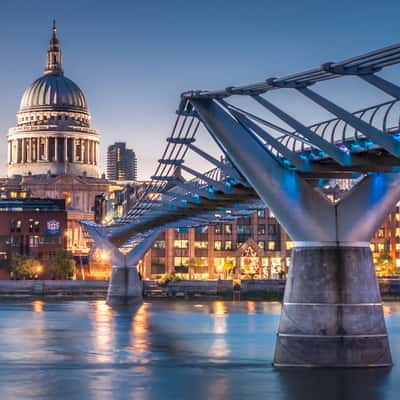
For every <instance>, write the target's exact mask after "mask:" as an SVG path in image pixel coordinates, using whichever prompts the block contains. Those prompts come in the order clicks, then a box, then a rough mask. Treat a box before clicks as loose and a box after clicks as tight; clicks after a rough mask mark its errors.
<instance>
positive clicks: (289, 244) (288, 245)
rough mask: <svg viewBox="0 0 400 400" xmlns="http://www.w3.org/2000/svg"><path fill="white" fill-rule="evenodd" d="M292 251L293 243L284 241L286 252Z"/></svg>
mask: <svg viewBox="0 0 400 400" xmlns="http://www.w3.org/2000/svg"><path fill="white" fill-rule="evenodd" d="M292 249H293V242H292V241H291V240H287V241H286V250H292Z"/></svg>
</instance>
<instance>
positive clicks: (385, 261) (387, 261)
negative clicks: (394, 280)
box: [375, 254, 395, 276]
mask: <svg viewBox="0 0 400 400" xmlns="http://www.w3.org/2000/svg"><path fill="white" fill-rule="evenodd" d="M375 269H376V274H377V275H378V276H385V275H393V274H394V270H395V267H394V262H393V258H392V257H391V256H390V255H389V254H382V255H380V256H379V257H378V258H377V259H376V260H375Z"/></svg>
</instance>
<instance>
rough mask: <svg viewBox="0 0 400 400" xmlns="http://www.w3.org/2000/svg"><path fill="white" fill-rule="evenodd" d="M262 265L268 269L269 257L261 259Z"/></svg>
mask: <svg viewBox="0 0 400 400" xmlns="http://www.w3.org/2000/svg"><path fill="white" fill-rule="evenodd" d="M261 265H262V266H263V267H268V258H267V257H262V258H261Z"/></svg>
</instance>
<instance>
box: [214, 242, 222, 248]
mask: <svg viewBox="0 0 400 400" xmlns="http://www.w3.org/2000/svg"><path fill="white" fill-rule="evenodd" d="M214 250H217V251H220V250H222V240H215V241H214Z"/></svg>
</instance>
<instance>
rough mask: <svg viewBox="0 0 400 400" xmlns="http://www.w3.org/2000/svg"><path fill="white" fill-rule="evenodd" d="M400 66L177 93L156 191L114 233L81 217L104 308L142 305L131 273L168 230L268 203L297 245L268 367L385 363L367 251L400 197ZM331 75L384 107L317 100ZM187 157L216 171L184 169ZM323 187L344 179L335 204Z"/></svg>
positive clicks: (399, 52)
mask: <svg viewBox="0 0 400 400" xmlns="http://www.w3.org/2000/svg"><path fill="white" fill-rule="evenodd" d="M399 62H400V44H397V45H394V46H390V47H387V48H383V49H380V50H377V51H373V52H370V53H367V54H364V55H361V56H357V57H354V58H350V59H347V60H344V61H341V62H328V63H325V64H323V65H321V66H320V67H317V68H315V69H311V70H308V71H305V72H301V73H296V74H293V75H289V76H286V77H281V78H269V79H266V80H264V81H262V82H259V83H255V84H250V85H246V86H231V87H227V88H225V89H222V90H216V91H208V90H199V91H188V92H185V93H183V94H182V95H181V99H180V103H179V106H178V110H177V118H176V122H175V125H174V127H173V129H172V133H171V135H170V137H169V138H168V139H167V145H166V148H165V151H164V153H163V154H162V156H161V158H160V160H159V163H158V167H157V169H156V172H155V174H154V176H152V179H151V184H149V185H148V186H147V188H146V190H145V192H144V193H143V194H142V195H141V197H140V198H139V200H138V201H137V203H136V204H135V205H134V207H133V208H132V209H130V210H129V212H127V214H126V215H125V216H123V217H122V218H120V219H118V220H116V221H113V223H112V224H110V225H108V226H98V225H96V224H94V223H91V222H88V221H82V225H83V226H84V229H85V231H86V232H87V233H88V234H89V235H90V236H91V238H92V239H93V240H94V242H95V244H96V246H101V247H102V248H106V249H108V251H109V253H110V255H111V258H112V264H113V265H112V274H111V279H110V283H109V289H108V298H107V301H108V303H109V304H111V305H121V304H137V303H139V302H140V301H142V285H141V281H140V279H139V277H138V273H137V265H138V262H139V261H140V259H141V258H142V257H143V256H144V254H145V253H146V251H147V250H148V249H149V247H150V246H151V245H152V243H153V242H154V240H155V239H156V237H157V236H158V235H159V233H160V232H161V231H162V230H163V229H165V228H167V227H182V226H201V225H206V224H210V223H213V222H216V221H221V220H226V219H231V218H237V217H239V216H241V215H245V214H248V213H250V212H251V211H252V210H255V209H258V208H262V207H265V206H267V207H268V208H269V209H270V210H271V211H272V212H273V213H274V215H275V216H276V218H277V219H278V220H279V222H280V223H281V224H282V226H283V227H284V228H285V229H286V231H287V232H288V234H289V236H290V237H291V238H292V240H293V241H294V248H293V250H292V256H291V266H290V269H289V274H288V279H287V284H286V289H285V295H284V300H283V307H282V314H281V320H280V325H279V331H278V334H277V339H276V347H275V356H274V365H275V366H277V367H304V366H316V367H378V366H390V365H391V364H392V359H391V353H390V347H389V342H388V336H387V331H386V326H385V321H384V317H383V309H382V302H381V297H380V293H379V288H378V285H377V280H376V276H375V270H374V265H373V260H372V254H371V250H370V247H369V242H370V240H371V238H372V236H373V234H374V233H375V231H376V230H377V229H378V227H379V226H380V225H381V224H382V222H383V221H384V219H385V218H386V217H387V215H388V214H389V212H390V211H391V210H392V209H393V207H394V206H395V205H396V203H397V202H398V201H399V200H400V173H399V172H400V127H399V119H400V102H399V99H400V87H399V86H397V85H395V84H394V83H392V82H391V81H389V80H387V79H385V78H384V77H383V76H382V74H381V71H382V70H384V69H385V68H387V67H390V66H393V65H395V64H398V63H399ZM339 79H341V80H343V79H356V80H362V81H364V82H365V84H367V85H369V86H371V89H372V88H375V90H376V93H377V98H378V97H379V98H381V97H382V96H383V97H387V99H386V101H385V102H382V103H380V104H375V105H372V106H369V107H367V108H363V109H360V110H357V111H354V110H350V111H349V110H347V109H346V108H344V107H343V106H341V105H339V104H337V103H336V102H334V101H332V100H331V99H329V98H327V97H325V96H323V95H321V94H320V93H319V92H318V91H317V90H318V85H319V84H321V82H325V81H328V80H331V81H333V82H332V84H331V85H333V84H335V81H337V80H339ZM345 87H346V86H345ZM350 87H351V86H350ZM339 88H343V85H341V86H339ZM342 90H343V89H342ZM345 90H346V89H345ZM347 90H350V89H347ZM273 91H281V92H283V93H282V97H284V96H287V98H288V99H290V98H291V97H290V96H295V95H296V96H298V97H300V98H301V99H304V100H305V105H306V106H307V107H311V106H313V107H318V108H319V109H320V110H322V111H324V112H325V113H328V115H330V116H331V119H328V120H324V121H322V122H319V123H317V124H313V125H311V126H309V125H307V124H304V123H302V122H301V121H299V119H298V118H296V117H294V116H293V112H290V111H289V110H287V109H286V108H287V107H284V108H282V107H280V106H278V105H277V104H276V101H275V102H274V101H273V100H271V97H272V96H269V95H270V94H271V92H273ZM351 94H352V95H353V97H356V96H357V93H351ZM360 96H361V95H360ZM288 103H290V102H288ZM199 132H207V133H208V134H209V135H211V137H212V139H213V140H214V141H215V143H216V145H217V146H218V147H219V149H220V151H221V152H222V154H223V158H220V159H219V158H216V157H214V156H212V155H211V154H210V151H209V149H202V148H201V147H200V146H199V145H198V142H199V141H198V140H197V141H196V139H198V138H199ZM193 155H195V156H196V157H200V158H201V159H203V160H204V161H206V162H207V163H208V164H211V165H213V169H211V170H210V171H208V172H206V173H202V172H199V171H197V170H196V169H194V168H192V167H191V166H190V165H188V162H187V161H188V160H190V159H191V157H192V156H193ZM185 161H186V162H185ZM189 164H190V161H189ZM182 173H185V174H186V175H189V176H191V177H192V179H184V178H183V177H182ZM331 179H346V180H349V181H351V182H352V184H351V186H350V189H349V190H348V191H347V192H346V194H345V195H344V196H343V197H342V198H341V199H340V200H339V201H331V200H330V199H328V198H327V196H326V195H325V194H324V192H323V190H321V187H322V186H323V185H324V183H325V182H327V181H329V180H331Z"/></svg>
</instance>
